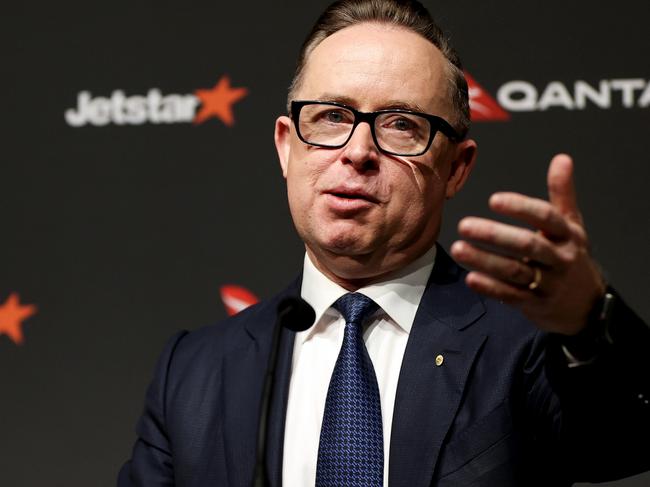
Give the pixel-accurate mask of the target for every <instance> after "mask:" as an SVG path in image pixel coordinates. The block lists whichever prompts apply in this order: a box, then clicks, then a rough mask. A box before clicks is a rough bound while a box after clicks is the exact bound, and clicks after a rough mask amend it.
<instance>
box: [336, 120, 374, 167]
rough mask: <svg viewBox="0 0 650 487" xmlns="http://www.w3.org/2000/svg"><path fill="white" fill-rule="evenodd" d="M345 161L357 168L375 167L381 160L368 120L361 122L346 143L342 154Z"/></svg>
mask: <svg viewBox="0 0 650 487" xmlns="http://www.w3.org/2000/svg"><path fill="white" fill-rule="evenodd" d="M342 158H343V162H344V163H347V164H352V165H353V166H354V167H355V168H356V169H363V170H367V169H374V168H376V166H377V164H378V162H379V149H378V148H377V146H376V145H375V141H374V140H373V137H372V130H371V128H370V125H369V124H368V123H367V122H361V123H359V125H357V126H356V127H355V129H354V132H353V133H352V137H350V140H348V143H347V144H345V147H344V149H343V154H342Z"/></svg>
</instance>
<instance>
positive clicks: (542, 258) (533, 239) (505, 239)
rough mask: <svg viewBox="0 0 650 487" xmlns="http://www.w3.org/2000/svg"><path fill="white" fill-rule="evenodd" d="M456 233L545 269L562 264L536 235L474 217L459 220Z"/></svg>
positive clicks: (549, 243) (552, 248)
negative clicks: (527, 260)
mask: <svg viewBox="0 0 650 487" xmlns="http://www.w3.org/2000/svg"><path fill="white" fill-rule="evenodd" d="M458 232H459V233H460V236H461V237H462V238H465V239H468V240H473V241H475V242H477V243H479V244H483V245H484V246H486V247H489V248H491V249H495V250H496V251H497V252H498V253H501V254H506V255H509V256H514V257H516V258H517V259H519V260H521V259H529V260H533V261H535V262H538V263H540V264H543V265H545V266H548V267H561V266H562V265H563V261H562V259H561V258H560V256H559V255H558V254H557V253H556V252H555V247H554V246H553V244H552V243H551V242H550V241H549V240H548V239H547V238H546V237H545V236H544V235H542V234H541V233H539V232H534V231H531V230H528V229H526V228H520V227H515V226H512V225H506V224H505V223H499V222H496V221H492V220H488V219H485V218H478V217H466V218H463V219H462V220H461V221H460V223H459V224H458ZM490 253H492V254H494V252H490ZM495 255H496V254H495ZM463 263H465V262H463ZM468 265H469V263H468Z"/></svg>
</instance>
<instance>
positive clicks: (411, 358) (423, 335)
mask: <svg viewBox="0 0 650 487" xmlns="http://www.w3.org/2000/svg"><path fill="white" fill-rule="evenodd" d="M464 275H465V273H464V272H463V271H462V270H461V269H460V268H459V267H458V266H457V265H456V264H455V263H454V262H453V261H452V260H451V258H450V257H449V256H448V255H447V254H446V253H445V252H444V250H443V249H442V248H441V247H438V252H437V254H436V264H435V266H434V270H433V272H432V274H431V277H430V279H429V282H428V284H427V289H426V290H425V293H424V295H423V297H422V301H421V302H420V306H419V308H418V312H417V314H416V317H415V321H414V323H413V327H412V329H411V333H410V336H409V340H408V344H407V346H406V351H405V353H404V359H403V361H402V368H401V370H400V377H399V383H398V386H397V394H396V398H395V411H394V413H393V426H392V433H391V444H390V459H389V485H391V487H399V486H404V487H407V486H408V487H420V486H421V487H425V486H429V485H430V484H431V480H432V478H433V474H434V470H435V466H436V463H437V460H438V456H439V453H440V448H441V445H442V443H443V441H444V439H445V436H446V435H447V431H448V430H449V427H450V425H451V423H452V421H453V419H454V416H455V414H456V411H457V409H458V406H459V404H460V400H461V397H462V393H463V389H464V386H465V382H466V380H467V376H468V373H469V370H470V368H471V366H472V363H473V361H474V358H475V356H476V354H477V352H478V350H479V349H480V347H481V345H482V344H483V342H484V340H485V338H486V337H485V335H482V334H479V333H475V332H474V333H472V331H473V330H468V329H467V328H468V327H469V326H470V325H471V324H472V323H474V322H475V321H476V320H478V319H479V318H480V317H481V316H482V315H483V313H484V312H485V308H484V306H483V303H482V302H481V300H480V299H479V298H478V296H477V295H475V294H474V293H473V292H471V291H470V290H469V289H468V288H467V287H466V286H465V284H464ZM437 357H438V359H437ZM439 357H442V363H440V358H439ZM436 359H437V360H436Z"/></svg>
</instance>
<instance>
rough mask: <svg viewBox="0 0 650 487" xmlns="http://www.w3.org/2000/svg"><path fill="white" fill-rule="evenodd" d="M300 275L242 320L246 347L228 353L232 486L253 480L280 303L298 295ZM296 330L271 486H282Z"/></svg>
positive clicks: (273, 448) (277, 404) (280, 392)
mask: <svg viewBox="0 0 650 487" xmlns="http://www.w3.org/2000/svg"><path fill="white" fill-rule="evenodd" d="M300 282H301V278H298V279H297V280H296V281H294V282H293V283H292V284H291V286H289V288H288V289H287V290H285V291H284V292H283V293H282V294H280V295H278V296H277V297H276V298H275V299H272V300H270V301H269V302H267V303H265V304H263V305H262V306H261V307H260V308H259V309H258V310H257V312H255V313H253V314H251V316H250V317H248V318H246V319H245V321H244V322H243V326H244V328H245V330H242V333H243V334H244V335H245V337H244V338H243V340H242V347H241V348H238V349H236V350H233V351H232V352H230V353H229V354H228V355H226V356H225V357H224V363H223V392H222V394H221V397H222V407H223V412H224V413H223V429H224V443H225V452H226V460H227V465H228V481H229V485H250V484H251V483H252V479H253V471H254V468H255V461H256V452H257V450H256V448H257V429H258V423H259V413H260V401H261V397H262V387H263V384H264V377H265V373H266V367H267V364H268V358H269V351H270V348H271V339H272V331H273V326H274V324H275V322H276V308H277V305H278V303H279V302H280V300H281V299H282V298H284V297H286V296H289V295H293V296H297V295H299V291H300ZM294 337H295V333H294V332H291V331H289V330H282V333H281V335H280V348H279V350H278V363H277V366H276V374H275V383H274V387H273V391H272V396H271V405H270V412H269V418H268V424H269V428H268V432H267V469H268V473H269V479H270V483H271V485H272V486H279V485H280V478H281V477H280V475H281V472H282V444H283V441H284V420H285V411H286V402H287V396H288V391H289V379H290V372H291V357H292V354H293V338H294Z"/></svg>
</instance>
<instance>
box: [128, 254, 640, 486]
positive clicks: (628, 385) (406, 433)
mask: <svg viewBox="0 0 650 487" xmlns="http://www.w3.org/2000/svg"><path fill="white" fill-rule="evenodd" d="M464 276H465V271H464V270H462V269H461V268H460V267H459V266H457V265H456V264H455V263H454V262H453V261H452V259H451V258H450V257H449V256H448V255H447V254H446V253H445V252H444V251H443V250H442V248H440V247H439V248H438V254H437V258H436V264H435V267H434V269H433V272H432V275H431V278H430V279H429V282H428V284H427V287H426V290H425V293H424V295H423V298H422V301H421V304H420V306H419V308H418V312H417V315H416V317H415V321H414V323H413V327H412V330H411V333H410V336H409V340H408V344H407V347H406V351H405V354H404V359H403V363H402V367H401V371H400V376H399V383H398V387H397V395H396V399H395V410H394V415H393V426H392V437H391V446H390V458H389V461H388V464H389V485H390V486H391V487H427V486H431V485H435V486H439V487H452V486H454V487H458V486H466V485H467V486H469V485H472V486H490V487H491V486H494V487H506V486H525V487H528V486H545V487H548V486H553V487H556V486H563V485H571V483H572V482H573V481H600V480H608V479H613V478H619V477H622V476H627V475H632V474H634V473H638V472H641V471H644V470H647V469H650V454H648V453H647V448H644V447H637V446H635V445H638V444H639V441H641V443H640V444H644V442H647V441H648V438H650V427H649V420H648V418H649V416H650V413H649V409H650V408H649V407H648V406H647V404H645V403H644V401H643V400H641V399H640V396H643V394H646V396H645V397H648V395H649V394H650V390H649V389H650V388H649V387H648V377H650V374H648V371H649V370H650V368H649V367H648V362H649V360H648V359H647V357H646V355H647V350H648V345H649V344H650V331H649V329H648V327H647V326H646V325H645V324H644V323H643V322H642V321H641V320H640V319H639V318H638V317H636V315H634V313H632V312H631V311H630V310H629V309H628V308H626V307H625V308H624V310H623V311H621V312H619V316H618V318H617V321H618V324H620V325H624V327H622V328H625V330H626V331H625V333H620V334H619V335H620V336H621V337H623V338H621V339H620V340H618V341H617V345H616V346H615V347H612V349H611V350H609V351H608V352H607V353H606V354H605V355H604V356H602V357H600V359H599V360H598V361H597V362H596V363H595V364H594V365H589V366H585V367H579V368H576V369H569V368H567V367H566V361H565V359H564V356H563V355H562V354H561V352H560V349H559V345H558V344H557V343H556V341H557V340H556V337H553V336H549V335H547V334H545V333H543V332H540V331H538V330H537V329H536V328H535V327H534V326H533V325H532V324H531V323H530V322H529V321H527V320H526V319H525V318H524V317H522V316H521V315H520V314H519V313H518V312H517V311H515V310H513V309H512V308H510V307H507V306H504V305H502V304H500V303H499V302H497V301H494V300H490V299H486V298H483V297H480V296H479V295H477V294H476V293H474V292H472V291H471V290H469V289H468V288H467V287H466V286H465V284H464ZM299 293H300V279H298V280H297V281H296V282H294V283H293V284H292V285H291V286H289V288H288V289H286V290H285V291H284V292H283V293H281V294H279V295H278V296H276V297H275V298H273V299H270V300H268V301H264V302H261V303H259V304H258V305H255V306H253V307H251V308H248V309H246V310H245V311H243V312H241V313H239V314H237V315H235V316H234V317H231V318H228V319H226V320H225V321H223V322H221V323H218V324H216V325H213V326H210V327H206V328H203V329H199V330H196V331H193V332H190V333H188V332H181V333H179V334H177V335H175V336H174V337H172V338H171V339H170V340H169V342H168V344H167V345H166V347H165V350H164V351H163V353H162V355H161V357H160V360H159V362H158V365H157V367H156V372H155V377H154V379H153V381H152V383H151V385H150V387H149V390H148V392H147V397H146V403H145V409H144V412H143V414H142V417H141V418H140V421H139V422H138V425H137V436H138V438H137V441H136V444H135V447H134V449H133V454H132V458H131V460H130V461H129V462H127V463H126V464H125V465H124V467H123V468H122V470H121V472H120V474H119V479H118V485H119V486H120V487H129V486H133V487H136V486H137V487H144V486H147V487H149V486H151V487H153V486H156V487H158V486H178V487H181V486H182V487H190V486H191V487H209V486H215V487H216V486H249V485H251V482H252V476H253V469H254V465H255V454H256V437H257V424H258V416H259V407H260V399H261V390H262V384H263V380H264V374H265V368H266V365H267V362H268V356H269V349H270V343H271V332H272V328H273V325H274V323H275V320H276V307H277V304H278V302H279V301H280V300H281V299H282V298H283V297H285V296H287V295H299ZM293 338H294V333H293V332H289V331H287V330H284V331H283V334H282V336H281V345H280V351H279V363H278V368H277V375H276V384H275V389H274V392H273V400H272V405H271V412H270V418H269V439H268V441H269V443H268V445H269V446H268V456H267V467H268V471H269V473H270V477H271V484H272V485H275V486H279V485H281V471H282V447H283V437H284V420H285V410H286V402H287V395H288V386H289V379H290V370H291V354H292V349H293ZM438 355H442V357H443V358H444V360H443V363H442V364H441V365H437V364H436V357H437V356H438Z"/></svg>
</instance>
